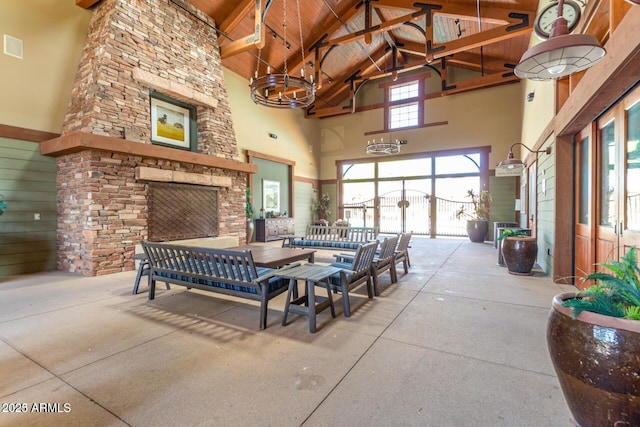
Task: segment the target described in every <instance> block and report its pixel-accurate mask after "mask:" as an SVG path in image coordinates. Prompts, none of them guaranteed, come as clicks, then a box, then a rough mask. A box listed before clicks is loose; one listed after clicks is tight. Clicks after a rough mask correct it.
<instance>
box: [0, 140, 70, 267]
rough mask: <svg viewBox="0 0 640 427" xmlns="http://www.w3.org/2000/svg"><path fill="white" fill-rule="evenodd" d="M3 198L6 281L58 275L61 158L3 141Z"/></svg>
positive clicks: (0, 243) (1, 263) (1, 251)
mask: <svg viewBox="0 0 640 427" xmlns="http://www.w3.org/2000/svg"><path fill="white" fill-rule="evenodd" d="M0 194H2V195H3V196H4V200H5V202H6V203H7V210H6V211H5V213H4V215H2V216H0V276H9V275H14V274H24V273H33V272H38V271H47V270H55V269H56V223H57V216H56V162H55V159H53V158H50V157H44V156H41V155H40V144H38V143H36V142H29V141H20V140H16V139H9V138H0ZM35 214H40V220H35V219H34V215H35Z"/></svg>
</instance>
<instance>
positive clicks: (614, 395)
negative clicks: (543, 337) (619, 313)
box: [547, 292, 640, 427]
mask: <svg viewBox="0 0 640 427" xmlns="http://www.w3.org/2000/svg"><path fill="white" fill-rule="evenodd" d="M575 295H576V292H567V293H563V294H559V295H556V296H555V297H554V299H553V302H552V307H551V311H550V313H549V319H548V322H547V345H548V347H549V354H550V356H551V361H552V362H553V367H554V368H555V371H556V374H557V375H558V380H559V381H560V386H561V388H562V393H563V394H564V397H565V399H566V401H567V404H568V405H569V409H570V410H571V413H572V414H573V416H574V418H575V421H576V422H577V423H578V424H579V425H580V426H584V427H586V426H612V427H613V426H615V427H618V426H640V356H639V354H640V353H639V349H640V321H638V320H628V319H619V318H615V317H609V316H603V315H600V314H595V313H591V312H582V313H580V316H578V318H577V319H576V320H574V319H572V318H571V309H570V308H568V307H562V301H564V300H565V299H569V298H573V297H574V296H575Z"/></svg>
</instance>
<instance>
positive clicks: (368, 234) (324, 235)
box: [283, 225, 378, 251]
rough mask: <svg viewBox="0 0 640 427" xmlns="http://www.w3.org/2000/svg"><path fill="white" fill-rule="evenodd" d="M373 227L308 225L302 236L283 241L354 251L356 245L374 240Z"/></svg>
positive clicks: (294, 246) (284, 243)
mask: <svg viewBox="0 0 640 427" xmlns="http://www.w3.org/2000/svg"><path fill="white" fill-rule="evenodd" d="M377 234H378V233H377V231H376V229H375V228H369V227H342V226H324V225H308V226H307V230H306V232H305V235H304V237H293V238H289V239H287V240H285V241H283V246H288V247H291V248H319V249H337V250H347V251H355V250H357V249H358V246H360V245H363V244H365V243H369V242H372V241H375V240H376V238H377Z"/></svg>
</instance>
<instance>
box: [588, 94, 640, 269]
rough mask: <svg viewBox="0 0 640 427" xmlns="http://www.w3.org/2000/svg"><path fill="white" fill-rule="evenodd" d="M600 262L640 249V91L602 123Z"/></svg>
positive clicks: (599, 215) (599, 190)
mask: <svg viewBox="0 0 640 427" xmlns="http://www.w3.org/2000/svg"><path fill="white" fill-rule="evenodd" d="M597 136H598V142H597V146H598V149H597V154H598V179H597V190H598V202H597V203H598V205H597V208H598V223H597V224H598V225H597V227H596V262H598V263H603V262H607V261H609V260H618V259H620V257H621V256H622V255H623V254H624V253H625V252H626V251H628V250H629V248H631V247H633V246H635V247H638V246H640V88H638V89H636V90H635V91H633V92H631V93H630V94H629V95H628V96H627V97H626V98H625V99H624V100H623V101H621V102H620V103H619V104H618V105H616V106H614V107H613V108H612V109H611V110H610V111H609V112H608V113H606V114H605V115H603V116H602V118H601V119H600V120H599V121H598V133H597Z"/></svg>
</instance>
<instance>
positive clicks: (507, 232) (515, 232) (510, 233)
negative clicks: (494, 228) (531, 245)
mask: <svg viewBox="0 0 640 427" xmlns="http://www.w3.org/2000/svg"><path fill="white" fill-rule="evenodd" d="M507 237H530V236H529V233H528V232H527V231H525V230H522V229H520V228H505V229H504V230H502V233H500V235H499V236H498V240H503V239H505V238H507Z"/></svg>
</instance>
